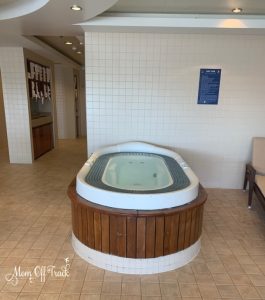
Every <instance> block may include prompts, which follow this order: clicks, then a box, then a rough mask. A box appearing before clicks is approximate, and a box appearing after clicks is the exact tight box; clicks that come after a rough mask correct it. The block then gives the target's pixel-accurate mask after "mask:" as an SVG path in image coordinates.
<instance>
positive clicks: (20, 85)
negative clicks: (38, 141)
mask: <svg viewBox="0 0 265 300" xmlns="http://www.w3.org/2000/svg"><path fill="white" fill-rule="evenodd" d="M0 69H1V75H2V85H3V96H4V105H5V116H6V127H7V136H8V147H9V159H10V162H11V163H31V162H32V149H31V140H30V132H31V128H30V123H29V112H28V109H29V108H28V97H27V90H26V75H25V65H24V54H23V48H17V47H14V48H13V47H11V48H9V47H0Z"/></svg>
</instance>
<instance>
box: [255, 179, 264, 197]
mask: <svg viewBox="0 0 265 300" xmlns="http://www.w3.org/2000/svg"><path fill="white" fill-rule="evenodd" d="M255 181H256V184H257V186H258V187H259V189H260V190H261V192H262V194H263V195H264V197H265V176H262V175H256V177H255Z"/></svg>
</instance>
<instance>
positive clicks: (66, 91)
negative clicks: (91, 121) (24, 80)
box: [54, 64, 76, 139]
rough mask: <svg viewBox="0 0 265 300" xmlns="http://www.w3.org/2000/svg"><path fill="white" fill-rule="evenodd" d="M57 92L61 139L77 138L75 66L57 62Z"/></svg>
mask: <svg viewBox="0 0 265 300" xmlns="http://www.w3.org/2000/svg"><path fill="white" fill-rule="evenodd" d="M54 73H55V93H56V112H57V126H58V138H59V139H74V138H75V135H76V134H75V113H74V111H75V106H74V105H75V103H74V81H73V76H74V75H73V68H71V67H68V66H63V65H60V64H56V65H55V67H54Z"/></svg>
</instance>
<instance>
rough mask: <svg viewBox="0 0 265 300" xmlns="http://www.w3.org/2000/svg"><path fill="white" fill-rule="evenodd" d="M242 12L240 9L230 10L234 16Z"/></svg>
mask: <svg viewBox="0 0 265 300" xmlns="http://www.w3.org/2000/svg"><path fill="white" fill-rule="evenodd" d="M242 11H243V9H242V8H240V7H236V8H234V9H232V12H233V13H235V14H239V13H241V12H242Z"/></svg>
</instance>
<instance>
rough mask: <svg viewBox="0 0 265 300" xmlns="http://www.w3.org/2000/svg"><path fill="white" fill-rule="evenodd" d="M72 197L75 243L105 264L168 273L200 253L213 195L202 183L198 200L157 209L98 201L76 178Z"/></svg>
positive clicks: (90, 258)
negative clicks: (80, 187) (84, 194)
mask: <svg viewBox="0 0 265 300" xmlns="http://www.w3.org/2000/svg"><path fill="white" fill-rule="evenodd" d="M68 196H69V198H70V199H71V202H72V226H73V247H74V249H75V251H76V252H77V253H78V254H79V255H80V256H81V257H83V258H84V259H85V260H87V261H88V262H90V263H92V264H95V265H97V266H99V267H100V266H101V267H102V268H105V269H108V270H111V271H115V272H121V273H131V274H135V272H136V271H137V270H138V271H137V274H150V273H157V272H165V271H168V270H172V269H174V268H177V267H180V266H183V265H184V264H186V263H188V262H189V261H190V260H192V259H193V258H194V257H195V256H196V255H197V254H198V252H199V249H200V236H201V232H202V220H203V208H204V203H205V201H206V199H207V194H206V192H205V190H204V189H203V187H202V186H200V187H199V192H198V196H197V197H196V198H195V199H194V200H193V201H191V202H189V203H187V204H185V205H181V206H177V207H172V208H168V209H157V210H133V209H119V208H111V207H107V206H103V205H99V204H95V203H92V202H90V201H88V200H86V199H84V198H82V197H81V196H79V195H78V194H77V192H76V187H75V180H73V182H72V183H71V184H70V186H69V189H68ZM124 201H126V195H124ZM110 261H111V263H110Z"/></svg>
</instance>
